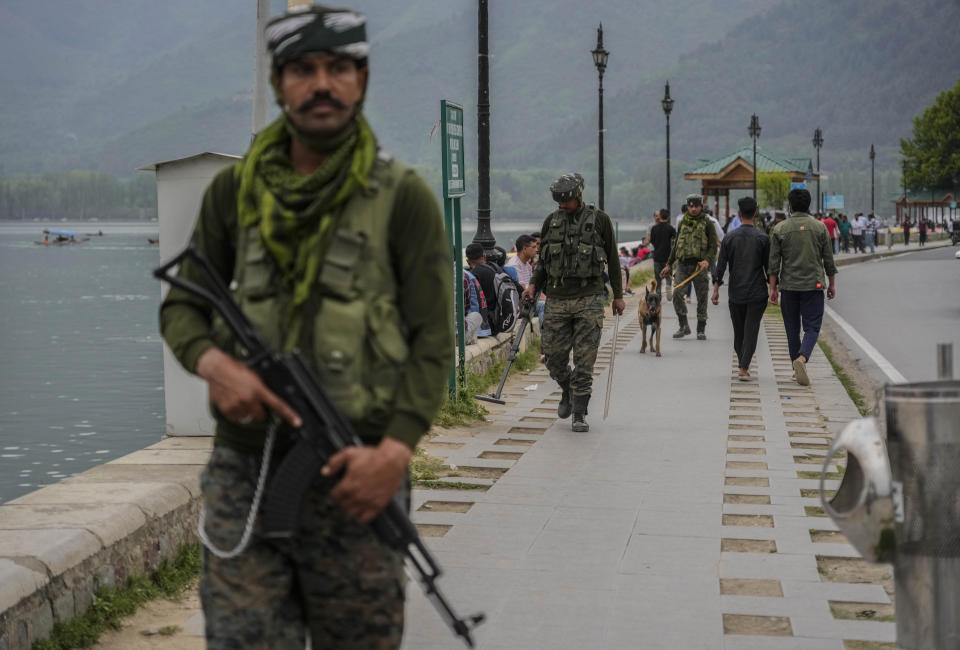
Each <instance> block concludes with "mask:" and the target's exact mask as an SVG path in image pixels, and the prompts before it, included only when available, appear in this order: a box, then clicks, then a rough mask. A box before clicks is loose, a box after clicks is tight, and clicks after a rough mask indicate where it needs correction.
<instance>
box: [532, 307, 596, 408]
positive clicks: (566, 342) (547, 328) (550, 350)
mask: <svg viewBox="0 0 960 650" xmlns="http://www.w3.org/2000/svg"><path fill="white" fill-rule="evenodd" d="M604 307H606V300H605V299H604V297H603V295H596V296H586V297H584V298H548V299H547V303H546V309H545V311H544V314H543V342H542V343H543V345H542V347H543V355H544V363H545V364H546V366H547V370H549V371H550V376H551V377H552V378H553V380H554V381H556V382H558V383H560V384H566V383H567V382H569V383H570V387H571V392H572V393H573V394H574V395H589V394H590V391H591V388H592V386H593V364H594V363H596V361H597V348H599V347H600V332H601V330H602V329H603V310H604ZM571 351H572V352H573V368H572V369H571V368H570V364H569V361H570V352H571Z"/></svg>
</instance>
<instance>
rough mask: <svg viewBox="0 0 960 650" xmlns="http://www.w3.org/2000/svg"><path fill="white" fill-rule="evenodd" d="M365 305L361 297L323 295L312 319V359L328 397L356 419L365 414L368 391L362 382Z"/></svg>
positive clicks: (352, 418)
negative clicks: (361, 333) (353, 299)
mask: <svg viewBox="0 0 960 650" xmlns="http://www.w3.org/2000/svg"><path fill="white" fill-rule="evenodd" d="M365 312H366V306H365V305H364V303H363V302H362V301H360V300H355V301H343V300H338V299H337V298H335V297H333V296H325V297H324V299H323V302H322V304H321V306H320V311H319V313H318V315H317V318H316V320H315V321H314V339H313V344H314V358H315V359H316V363H317V372H318V374H319V375H320V381H321V382H322V383H323V387H324V388H325V389H326V390H327V392H328V394H329V395H330V399H331V400H332V401H333V403H334V404H336V405H337V406H338V407H339V408H340V409H341V410H342V411H343V413H344V415H346V416H347V418H348V419H350V420H353V421H356V420H359V419H361V418H363V417H364V416H365V415H367V411H368V409H369V406H370V394H369V393H368V391H367V388H366V387H365V386H364V384H363V366H364V350H363V340H364V338H365V337H364V336H362V335H361V336H358V332H365V331H366V327H367V325H366V315H365Z"/></svg>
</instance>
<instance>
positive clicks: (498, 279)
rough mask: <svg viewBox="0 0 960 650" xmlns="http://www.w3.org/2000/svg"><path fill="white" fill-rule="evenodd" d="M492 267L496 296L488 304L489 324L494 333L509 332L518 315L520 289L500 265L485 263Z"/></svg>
mask: <svg viewBox="0 0 960 650" xmlns="http://www.w3.org/2000/svg"><path fill="white" fill-rule="evenodd" d="M487 264H488V266H490V267H491V268H493V271H494V276H493V290H494V295H495V296H496V299H495V302H494V304H493V305H488V306H487V308H488V310H489V313H490V317H491V322H490V325H491V326H492V328H493V331H494V333H496V334H500V333H501V332H509V331H511V330H513V326H514V325H516V323H517V317H518V316H519V315H520V289H519V287H518V286H517V282H516V280H514V279H513V278H511V277H510V276H509V275H507V272H506V271H504V270H503V269H502V268H501V267H499V266H496V265H494V264H490V263H489V262H488V263H487Z"/></svg>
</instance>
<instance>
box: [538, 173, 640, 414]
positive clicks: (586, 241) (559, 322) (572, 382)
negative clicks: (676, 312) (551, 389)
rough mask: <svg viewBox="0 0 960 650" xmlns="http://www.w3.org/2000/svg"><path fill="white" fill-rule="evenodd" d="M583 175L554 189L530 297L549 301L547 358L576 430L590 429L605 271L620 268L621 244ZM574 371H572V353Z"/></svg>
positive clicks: (616, 285)
mask: <svg viewBox="0 0 960 650" xmlns="http://www.w3.org/2000/svg"><path fill="white" fill-rule="evenodd" d="M583 186H584V182H583V176H581V175H580V174H577V173H571V174H564V175H563V176H561V177H560V178H558V179H557V180H556V181H555V182H554V183H553V184H552V185H551V186H550V194H551V196H552V197H553V200H554V201H556V202H557V206H558V209H557V210H556V211H555V212H554V213H553V214H551V215H550V216H549V217H547V219H546V221H544V222H543V227H542V228H541V229H540V233H541V235H542V240H541V243H540V263H539V264H537V266H536V269H535V270H534V273H533V278H532V279H531V281H530V284H529V286H528V287H527V289H526V291H524V293H523V295H524V298H527V299H532V298H533V296H534V293H535V291H536V290H538V289H539V290H543V292H544V293H545V294H546V295H547V296H548V298H549V300H547V304H546V310H545V312H544V317H543V354H544V362H545V363H546V365H547V369H548V370H549V371H550V376H551V377H552V378H553V379H554V380H555V381H556V382H557V383H559V384H560V388H561V390H562V391H563V393H562V397H561V399H560V404H559V406H558V407H557V416H558V417H560V418H563V419H566V418H568V417H570V415H571V413H572V414H573V430H574V431H578V432H587V431H589V430H590V427H589V425H588V424H587V421H586V415H587V405H588V404H589V402H590V394H591V390H592V385H593V365H594V363H595V362H596V360H597V348H598V347H599V346H600V330H601V328H602V327H603V309H604V305H605V304H606V297H605V289H604V267H605V266H606V264H607V261H608V260H611V261H612V263H614V264H616V260H617V259H618V253H617V241H616V237H615V236H614V232H613V222H612V221H611V220H610V217H609V216H608V215H607V214H606V213H605V212H603V211H602V210H598V209H597V208H596V207H594V206H593V205H588V204H585V203H584V202H583ZM609 276H610V286H611V287H613V313H615V314H622V313H623V309H624V303H623V288H622V286H621V278H620V273H619V272H618V273H610V274H609ZM571 352H572V353H573V367H572V368H571V367H570V363H569V361H570V353H571Z"/></svg>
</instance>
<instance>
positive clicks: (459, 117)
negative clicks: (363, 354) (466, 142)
mask: <svg viewBox="0 0 960 650" xmlns="http://www.w3.org/2000/svg"><path fill="white" fill-rule="evenodd" d="M440 125H441V126H440V133H441V135H442V137H443V143H442V144H441V146H440V149H441V154H442V157H443V221H444V226H445V227H446V230H447V238H448V240H449V242H450V255H451V259H453V277H454V283H453V286H454V292H453V293H454V305H455V307H456V309H455V311H454V322H455V323H456V326H455V330H456V332H457V365H456V368H454V369H453V370H451V372H450V398H451V399H454V400H456V399H457V394H458V391H457V386H458V385H459V386H461V387H463V386H466V382H467V355H466V346H465V342H464V340H463V337H464V334H465V332H464V329H465V328H464V314H465V313H466V311H465V310H466V305H465V304H463V239H462V235H461V231H460V197H461V196H463V195H464V194H465V193H466V183H464V180H463V172H464V169H463V107H462V106H460V104H454V103H453V102H448V101H447V100H445V99H444V100H442V101H441V102H440Z"/></svg>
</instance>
